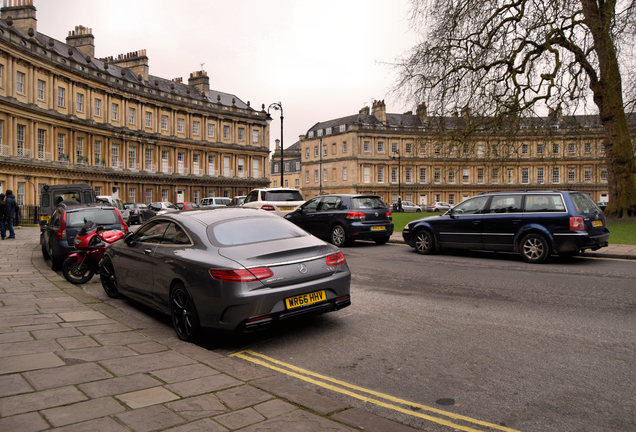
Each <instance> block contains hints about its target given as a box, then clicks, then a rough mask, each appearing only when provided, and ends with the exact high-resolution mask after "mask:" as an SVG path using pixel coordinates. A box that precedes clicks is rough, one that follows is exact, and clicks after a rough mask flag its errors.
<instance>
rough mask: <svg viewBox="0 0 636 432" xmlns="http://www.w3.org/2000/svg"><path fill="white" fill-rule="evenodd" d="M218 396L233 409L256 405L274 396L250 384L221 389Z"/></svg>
mask: <svg viewBox="0 0 636 432" xmlns="http://www.w3.org/2000/svg"><path fill="white" fill-rule="evenodd" d="M216 397H218V398H219V399H220V400H221V401H222V402H223V403H224V404H226V405H227V406H228V407H229V408H230V409H232V410H237V409H241V408H245V407H248V406H252V405H256V404H259V403H261V402H265V401H268V400H270V399H272V398H273V396H272V395H271V394H269V393H266V392H264V391H262V390H259V389H257V388H255V387H252V386H250V385H248V384H246V385H242V386H239V387H234V388H231V389H228V390H223V391H219V392H217V393H216Z"/></svg>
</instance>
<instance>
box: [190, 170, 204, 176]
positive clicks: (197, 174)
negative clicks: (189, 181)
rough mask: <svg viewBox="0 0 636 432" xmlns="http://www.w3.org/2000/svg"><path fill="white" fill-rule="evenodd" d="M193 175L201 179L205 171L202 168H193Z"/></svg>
mask: <svg viewBox="0 0 636 432" xmlns="http://www.w3.org/2000/svg"><path fill="white" fill-rule="evenodd" d="M192 174H193V175H195V176H199V177H201V176H202V175H203V170H202V169H201V168H192Z"/></svg>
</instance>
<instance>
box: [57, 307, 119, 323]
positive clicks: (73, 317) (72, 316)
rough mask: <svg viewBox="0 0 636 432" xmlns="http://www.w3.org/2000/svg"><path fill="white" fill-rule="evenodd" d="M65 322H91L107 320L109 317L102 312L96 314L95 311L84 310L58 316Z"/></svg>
mask: <svg viewBox="0 0 636 432" xmlns="http://www.w3.org/2000/svg"><path fill="white" fill-rule="evenodd" d="M57 315H58V316H59V317H60V318H62V319H63V320H64V321H66V322H69V321H91V320H101V319H106V318H107V317H106V316H104V314H102V313H100V312H95V311H94V310H84V311H77V312H64V313H58V314H57Z"/></svg>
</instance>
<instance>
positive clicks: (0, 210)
mask: <svg viewBox="0 0 636 432" xmlns="http://www.w3.org/2000/svg"><path fill="white" fill-rule="evenodd" d="M6 208H7V204H6V203H5V202H4V194H3V193H0V235H2V240H4V238H5V237H6V236H7V230H6V228H5V226H4V220H5V216H4V213H5V211H6Z"/></svg>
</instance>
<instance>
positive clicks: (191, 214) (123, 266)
mask: <svg viewBox="0 0 636 432" xmlns="http://www.w3.org/2000/svg"><path fill="white" fill-rule="evenodd" d="M140 275H143V277H140ZM100 278H101V282H102V286H103V287H104V291H105V292H106V294H108V295H109V296H111V297H117V296H119V295H120V294H122V295H125V296H127V297H131V298H134V299H136V300H138V301H140V302H142V303H145V304H147V305H149V306H151V307H153V308H156V309H158V310H160V311H162V312H165V313H166V314H169V315H171V316H172V322H173V325H174V328H175V330H176V333H177V335H178V336H179V337H180V338H181V339H184V340H193V339H196V337H197V335H198V330H199V329H200V328H201V327H211V328H216V329H225V330H250V329H254V328H258V327H264V326H267V325H269V324H272V323H274V322H276V321H279V320H284V319H288V318H294V317H297V316H303V315H308V314H315V313H323V312H329V311H335V310H338V309H341V308H344V307H346V306H349V305H350V304H351V299H350V297H349V285H350V280H351V273H350V272H349V267H348V266H347V262H346V259H345V257H344V256H343V254H342V252H340V251H339V250H338V248H336V247H334V246H333V245H330V244H327V243H325V242H324V241H322V240H320V239H318V238H316V237H314V236H312V235H310V234H307V233H306V232H305V231H303V230H302V229H300V228H298V227H297V226H295V225H293V224H291V223H289V222H288V221H286V220H285V219H283V218H281V217H279V216H276V215H274V214H272V213H269V212H264V211H261V210H257V209H245V208H236V207H235V208H232V207H225V208H218V209H215V210H214V211H210V210H205V209H194V210H188V211H184V212H172V213H166V214H164V215H161V216H156V217H155V218H153V219H152V220H150V221H148V222H146V223H145V224H144V225H142V226H141V227H140V228H139V229H138V230H137V231H135V232H134V233H132V232H131V233H130V234H128V235H127V236H126V237H125V238H124V241H123V242H117V243H114V244H113V245H112V246H111V247H110V248H108V250H107V251H106V254H105V256H104V258H103V259H102V261H101V270H100Z"/></svg>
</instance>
